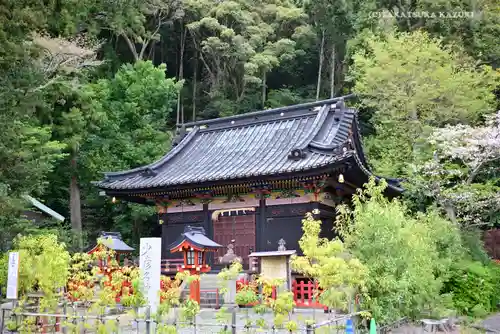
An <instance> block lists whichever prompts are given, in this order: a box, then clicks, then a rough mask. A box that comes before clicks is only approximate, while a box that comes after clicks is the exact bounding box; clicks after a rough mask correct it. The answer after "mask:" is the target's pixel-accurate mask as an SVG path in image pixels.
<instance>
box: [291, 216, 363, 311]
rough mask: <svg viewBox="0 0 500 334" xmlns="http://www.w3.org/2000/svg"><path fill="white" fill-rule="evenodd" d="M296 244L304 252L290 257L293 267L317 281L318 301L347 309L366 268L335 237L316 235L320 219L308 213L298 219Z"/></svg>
mask: <svg viewBox="0 0 500 334" xmlns="http://www.w3.org/2000/svg"><path fill="white" fill-rule="evenodd" d="M302 230H303V231H304V234H303V235H302V237H301V238H300V240H299V245H300V248H301V250H302V251H303V253H304V256H294V257H292V267H293V268H294V270H296V271H298V272H300V273H303V274H304V275H306V276H307V277H309V278H312V279H314V280H315V281H316V282H318V285H319V287H320V289H321V290H322V293H321V296H320V300H321V303H322V304H324V305H326V306H328V307H331V308H342V309H347V305H348V303H349V302H350V301H351V300H352V298H354V295H355V294H357V293H362V292H364V291H363V290H364V287H365V281H366V279H367V273H368V269H367V267H366V266H365V265H363V264H362V263H361V262H360V261H359V259H357V258H356V257H355V256H352V255H351V254H350V252H349V250H348V249H347V248H345V246H344V243H343V242H342V241H341V240H339V239H335V240H328V239H326V238H320V237H319V234H320V231H321V220H316V219H314V216H313V214H312V213H308V214H307V215H306V217H305V219H303V220H302Z"/></svg>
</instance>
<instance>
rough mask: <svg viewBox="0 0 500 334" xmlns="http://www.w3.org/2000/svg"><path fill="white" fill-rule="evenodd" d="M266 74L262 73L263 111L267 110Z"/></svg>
mask: <svg viewBox="0 0 500 334" xmlns="http://www.w3.org/2000/svg"><path fill="white" fill-rule="evenodd" d="M266 79H267V77H266V72H265V71H263V72H262V110H264V109H265V105H266Z"/></svg>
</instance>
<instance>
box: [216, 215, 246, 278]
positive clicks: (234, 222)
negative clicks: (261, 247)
mask: <svg viewBox="0 0 500 334" xmlns="http://www.w3.org/2000/svg"><path fill="white" fill-rule="evenodd" d="M219 212H220V213H218V212H217V211H216V212H215V213H214V215H213V216H212V218H213V219H212V223H213V228H214V237H213V239H214V241H215V242H216V243H218V244H221V245H223V246H224V248H222V249H219V250H217V253H216V255H215V259H216V261H215V262H214V263H218V260H219V258H220V257H222V256H224V254H225V253H226V247H227V245H229V244H230V243H232V241H233V240H234V253H235V254H236V255H238V256H240V257H241V258H242V260H243V263H242V264H243V267H244V268H248V264H249V259H248V255H249V254H250V253H251V252H252V251H255V235H256V228H255V212H254V211H247V210H238V209H235V210H224V211H219Z"/></svg>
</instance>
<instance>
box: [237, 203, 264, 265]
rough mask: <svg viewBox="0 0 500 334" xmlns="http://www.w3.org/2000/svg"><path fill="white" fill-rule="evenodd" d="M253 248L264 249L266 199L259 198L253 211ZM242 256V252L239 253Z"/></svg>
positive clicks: (257, 250)
mask: <svg viewBox="0 0 500 334" xmlns="http://www.w3.org/2000/svg"><path fill="white" fill-rule="evenodd" d="M255 224H256V226H255V239H256V240H255V248H257V249H254V251H256V252H259V251H262V250H264V233H265V227H266V199H265V198H261V199H260V200H259V207H258V208H257V210H256V212H255ZM239 255H240V256H243V255H244V254H239Z"/></svg>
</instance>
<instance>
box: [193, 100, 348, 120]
mask: <svg viewBox="0 0 500 334" xmlns="http://www.w3.org/2000/svg"><path fill="white" fill-rule="evenodd" d="M354 96H355V94H348V95H345V96H339V97H334V98H331V99H326V100H321V101H314V102H306V103H302V104H296V105H292V106H285V107H279V108H274V109H266V110H259V111H253V112H249V113H244V114H239V115H233V116H227V117H219V118H214V119H208V120H202V121H195V122H189V123H184V124H183V126H184V127H192V126H203V125H210V124H217V123H224V122H227V121H236V120H242V119H246V118H251V117H256V116H267V115H271V114H275V113H281V112H290V111H295V110H300V109H306V108H314V107H318V106H322V105H325V104H332V103H334V102H338V101H343V100H345V99H349V98H352V97H354Z"/></svg>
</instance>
